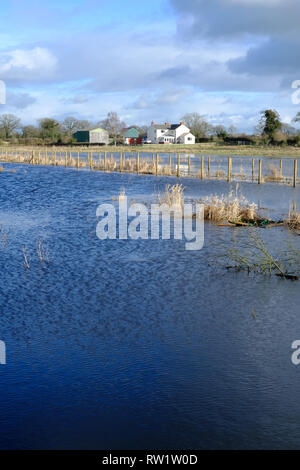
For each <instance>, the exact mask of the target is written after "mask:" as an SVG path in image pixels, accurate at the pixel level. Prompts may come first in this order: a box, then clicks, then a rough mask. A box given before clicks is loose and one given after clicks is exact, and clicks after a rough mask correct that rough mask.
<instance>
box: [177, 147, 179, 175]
mask: <svg viewBox="0 0 300 470" xmlns="http://www.w3.org/2000/svg"><path fill="white" fill-rule="evenodd" d="M177 178H180V153H178V155H177Z"/></svg>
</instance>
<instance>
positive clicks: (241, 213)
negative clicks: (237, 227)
mask: <svg viewBox="0 0 300 470" xmlns="http://www.w3.org/2000/svg"><path fill="white" fill-rule="evenodd" d="M200 202H201V203H202V204H204V219H205V220H209V221H211V222H215V223H216V222H234V223H235V222H245V223H246V222H247V223H255V222H258V221H261V217H260V216H259V214H258V207H257V205H256V204H255V203H253V202H252V203H250V202H249V201H248V200H247V199H246V198H245V197H244V196H241V195H240V196H238V194H237V193H236V194H234V193H233V191H231V192H230V193H229V194H228V195H227V196H225V195H221V196H218V195H212V196H207V197H206V198H204V199H202V200H201V201H200Z"/></svg>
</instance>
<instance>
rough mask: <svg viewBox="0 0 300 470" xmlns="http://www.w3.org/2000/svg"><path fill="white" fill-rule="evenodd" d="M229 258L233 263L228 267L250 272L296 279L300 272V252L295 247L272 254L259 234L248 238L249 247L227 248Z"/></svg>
mask: <svg viewBox="0 0 300 470" xmlns="http://www.w3.org/2000/svg"><path fill="white" fill-rule="evenodd" d="M227 258H228V259H229V261H230V262H231V263H234V264H229V265H227V266H226V268H227V269H234V270H236V271H241V270H244V271H245V270H246V271H248V273H250V272H255V273H259V274H272V273H274V274H275V275H276V276H279V277H282V278H285V279H290V280H293V281H296V280H298V279H299V274H300V252H299V251H298V250H296V249H295V248H294V247H290V249H289V251H285V252H284V253H277V254H274V255H273V254H272V253H271V251H270V249H269V248H268V247H267V245H266V243H265V242H264V241H263V240H262V238H260V237H259V236H258V235H257V234H254V233H252V234H251V235H250V236H249V239H248V245H247V249H246V250H245V251H244V252H242V251H240V250H237V249H229V250H227Z"/></svg>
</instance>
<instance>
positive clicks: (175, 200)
mask: <svg viewBox="0 0 300 470" xmlns="http://www.w3.org/2000/svg"><path fill="white" fill-rule="evenodd" d="M157 199H158V202H159V204H167V205H168V206H170V207H171V206H173V205H180V206H181V207H183V205H184V187H183V186H182V184H174V185H170V184H167V185H166V189H165V192H164V193H160V194H159V195H158V197H157Z"/></svg>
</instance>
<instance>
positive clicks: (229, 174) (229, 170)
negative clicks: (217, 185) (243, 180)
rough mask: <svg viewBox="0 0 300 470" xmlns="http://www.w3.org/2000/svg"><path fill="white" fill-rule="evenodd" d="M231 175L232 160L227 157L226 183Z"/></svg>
mask: <svg viewBox="0 0 300 470" xmlns="http://www.w3.org/2000/svg"><path fill="white" fill-rule="evenodd" d="M231 175H232V158H231V157H228V177H227V181H228V183H230V181H231Z"/></svg>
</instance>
